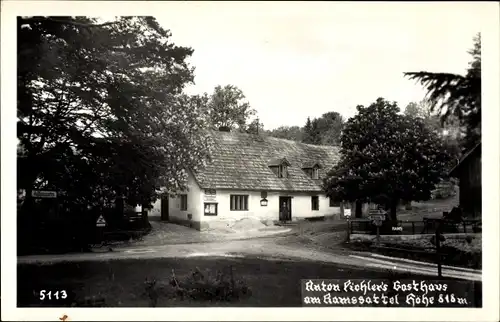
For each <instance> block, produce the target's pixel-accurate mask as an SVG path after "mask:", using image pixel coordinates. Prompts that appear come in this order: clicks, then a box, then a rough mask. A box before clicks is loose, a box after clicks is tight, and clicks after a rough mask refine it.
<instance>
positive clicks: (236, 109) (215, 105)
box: [207, 85, 256, 131]
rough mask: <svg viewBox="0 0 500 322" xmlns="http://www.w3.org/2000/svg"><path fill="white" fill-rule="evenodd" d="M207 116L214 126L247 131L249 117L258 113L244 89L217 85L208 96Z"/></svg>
mask: <svg viewBox="0 0 500 322" xmlns="http://www.w3.org/2000/svg"><path fill="white" fill-rule="evenodd" d="M207 106H208V110H207V116H208V120H209V123H210V125H211V126H212V127H213V128H216V129H218V128H221V127H224V128H228V129H235V128H239V129H240V130H241V131H245V130H246V127H247V126H248V121H249V118H250V117H251V116H252V115H255V114H256V111H255V110H254V109H252V108H251V107H250V103H249V102H248V101H247V100H246V97H245V95H244V94H243V91H242V90H241V89H239V88H238V87H236V86H234V85H226V86H224V87H222V86H220V85H219V86H217V87H215V89H214V92H213V93H212V94H211V95H210V96H209V97H208V102H207Z"/></svg>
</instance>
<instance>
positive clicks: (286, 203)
mask: <svg viewBox="0 0 500 322" xmlns="http://www.w3.org/2000/svg"><path fill="white" fill-rule="evenodd" d="M279 202H280V205H279V210H280V216H279V220H280V221H291V220H292V197H280V198H279Z"/></svg>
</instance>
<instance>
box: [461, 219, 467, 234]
mask: <svg viewBox="0 0 500 322" xmlns="http://www.w3.org/2000/svg"><path fill="white" fill-rule="evenodd" d="M462 223H463V226H464V234H467V225H466V224H465V220H464V221H462Z"/></svg>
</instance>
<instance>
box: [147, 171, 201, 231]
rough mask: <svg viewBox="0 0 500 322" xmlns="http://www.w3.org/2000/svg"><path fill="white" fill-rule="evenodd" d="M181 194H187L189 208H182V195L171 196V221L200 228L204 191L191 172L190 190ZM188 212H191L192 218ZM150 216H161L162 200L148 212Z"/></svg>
mask: <svg viewBox="0 0 500 322" xmlns="http://www.w3.org/2000/svg"><path fill="white" fill-rule="evenodd" d="M180 194H187V210H181V197H180V195H178V196H171V197H169V201H168V218H169V221H170V222H174V223H179V224H183V225H186V226H189V227H192V228H196V229H200V228H201V221H202V218H201V217H202V214H203V203H202V201H201V200H202V193H201V189H200V187H199V186H198V183H197V182H196V181H195V180H194V177H193V176H192V174H191V173H189V174H188V191H187V192H184V193H180ZM188 214H191V219H190V218H189V216H188ZM148 215H149V216H150V217H155V216H156V217H160V216H161V201H160V200H157V201H156V202H155V203H154V205H153V209H151V211H150V212H149V214H148Z"/></svg>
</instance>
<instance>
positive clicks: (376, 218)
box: [368, 211, 385, 244]
mask: <svg viewBox="0 0 500 322" xmlns="http://www.w3.org/2000/svg"><path fill="white" fill-rule="evenodd" d="M368 218H369V219H370V220H371V221H372V222H373V224H374V225H375V226H376V227H377V244H380V226H382V223H383V222H384V220H385V212H379V211H377V212H372V213H371V214H370V215H369V216H368Z"/></svg>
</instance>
